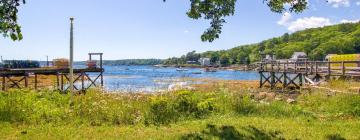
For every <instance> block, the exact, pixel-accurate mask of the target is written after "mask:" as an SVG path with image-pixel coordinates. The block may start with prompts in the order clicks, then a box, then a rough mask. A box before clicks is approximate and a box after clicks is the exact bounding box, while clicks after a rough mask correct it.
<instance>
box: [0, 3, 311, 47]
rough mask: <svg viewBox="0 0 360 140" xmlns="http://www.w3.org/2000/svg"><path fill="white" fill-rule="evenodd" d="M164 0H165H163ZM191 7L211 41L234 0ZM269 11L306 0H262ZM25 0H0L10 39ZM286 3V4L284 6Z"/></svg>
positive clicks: (17, 32)
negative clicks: (208, 21)
mask: <svg viewBox="0 0 360 140" xmlns="http://www.w3.org/2000/svg"><path fill="white" fill-rule="evenodd" d="M163 1H164V2H165V1H166V0H163ZM190 2H191V8H190V9H189V11H188V12H187V15H188V16H189V17H190V18H192V19H202V18H203V19H205V20H210V27H209V28H208V29H207V30H206V31H205V32H204V33H203V34H202V35H201V40H202V41H208V42H213V41H214V40H215V39H217V38H219V35H220V34H221V30H222V26H223V24H224V23H226V21H225V19H224V18H225V17H227V16H231V15H234V12H235V4H236V0H190ZM263 2H264V3H266V4H267V5H268V6H269V7H270V9H271V11H273V12H277V13H281V12H284V11H290V12H302V11H303V10H305V9H306V6H307V1H306V0H263ZM20 4H25V0H0V34H3V36H4V37H8V36H10V37H11V39H12V40H14V41H15V40H21V39H22V38H23V37H22V34H21V28H20V25H19V24H18V22H17V13H18V7H19V6H20ZM286 5H288V6H286Z"/></svg>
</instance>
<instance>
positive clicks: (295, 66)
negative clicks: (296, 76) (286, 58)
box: [294, 62, 297, 73]
mask: <svg viewBox="0 0 360 140" xmlns="http://www.w3.org/2000/svg"><path fill="white" fill-rule="evenodd" d="M294 69H295V73H296V72H297V64H296V62H294Z"/></svg>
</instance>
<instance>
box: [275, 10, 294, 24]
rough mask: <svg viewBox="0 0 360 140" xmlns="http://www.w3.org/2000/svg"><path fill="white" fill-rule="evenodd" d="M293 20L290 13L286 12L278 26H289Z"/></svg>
mask: <svg viewBox="0 0 360 140" xmlns="http://www.w3.org/2000/svg"><path fill="white" fill-rule="evenodd" d="M290 19H291V14H290V13H289V12H285V13H284V14H283V16H282V17H281V19H280V20H279V21H278V22H277V24H279V25H287V24H288V22H289V21H290Z"/></svg>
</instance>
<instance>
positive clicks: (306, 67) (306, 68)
mask: <svg viewBox="0 0 360 140" xmlns="http://www.w3.org/2000/svg"><path fill="white" fill-rule="evenodd" d="M307 73H308V63H307V60H305V74H307Z"/></svg>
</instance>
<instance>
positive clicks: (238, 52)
mask: <svg viewBox="0 0 360 140" xmlns="http://www.w3.org/2000/svg"><path fill="white" fill-rule="evenodd" d="M294 52H305V53H306V54H307V55H308V56H309V59H311V60H323V59H324V58H325V56H326V55H327V54H352V53H360V23H343V24H338V25H333V26H326V27H321V28H313V29H306V30H303V31H298V32H295V33H293V34H288V33H285V34H284V35H283V36H281V37H275V38H272V39H268V40H265V41H262V42H260V43H256V44H250V45H242V46H238V47H235V48H232V49H229V50H221V51H208V52H204V53H196V52H195V51H193V52H190V53H188V54H186V55H183V56H181V57H180V58H176V57H174V58H169V59H167V60H164V64H186V62H187V61H193V60H195V58H201V57H207V58H210V59H211V63H212V64H217V65H219V64H221V65H232V64H247V63H252V62H256V61H259V60H260V59H261V56H262V55H266V54H274V55H276V58H278V59H288V58H290V57H291V56H292V54H293V53H294ZM260 54H261V55H260Z"/></svg>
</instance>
